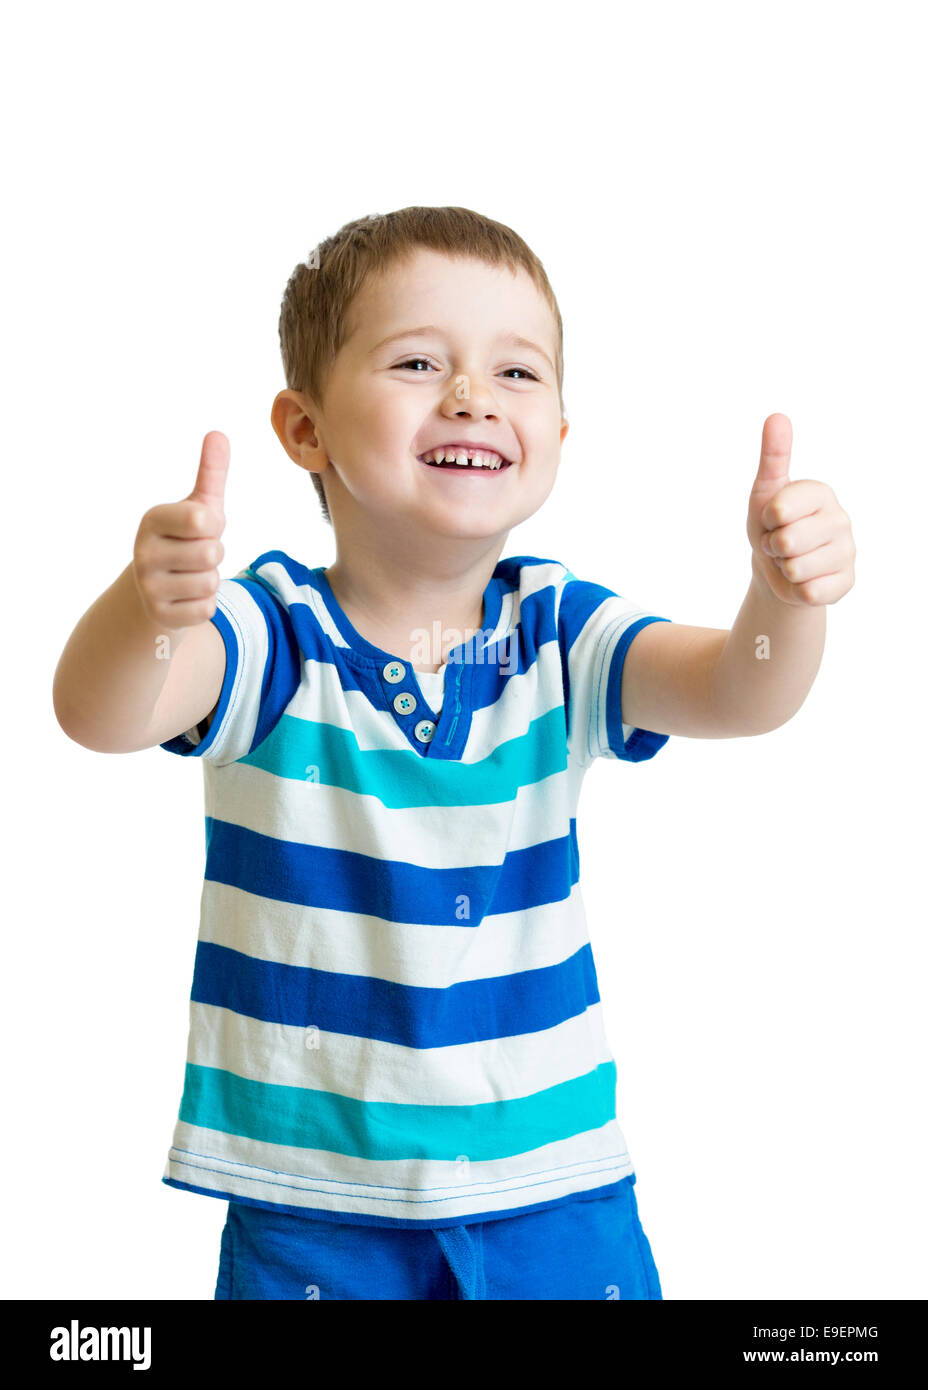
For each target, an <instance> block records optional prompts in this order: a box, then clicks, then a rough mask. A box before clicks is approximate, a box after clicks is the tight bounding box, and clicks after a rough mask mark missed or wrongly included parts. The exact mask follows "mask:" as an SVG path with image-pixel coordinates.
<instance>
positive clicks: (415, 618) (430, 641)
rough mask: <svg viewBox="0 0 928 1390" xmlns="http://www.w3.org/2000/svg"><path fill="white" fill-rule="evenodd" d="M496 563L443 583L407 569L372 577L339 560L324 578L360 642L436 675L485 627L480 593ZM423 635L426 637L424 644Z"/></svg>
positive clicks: (485, 561) (490, 559)
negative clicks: (448, 656) (450, 654)
mask: <svg viewBox="0 0 928 1390" xmlns="http://www.w3.org/2000/svg"><path fill="white" fill-rule="evenodd" d="M497 559H498V556H494V555H491V556H490V557H484V559H482V560H481V561H480V563H479V564H475V565H474V566H473V567H472V568H471V569H470V570H469V571H467V572H466V573H465V574H457V575H453V576H447V577H445V578H442V577H441V576H437V575H433V574H430V575H417V574H416V573H415V572H414V571H413V570H412V569H411V567H409V566H408V565H405V566H399V567H397V568H396V569H394V570H392V571H391V568H390V566H389V565H387V566H385V567H383V568H380V569H378V570H377V571H376V572H375V571H374V570H373V569H372V568H371V567H370V566H368V565H353V564H351V563H350V562H346V561H345V559H344V558H342V557H339V559H337V560H336V561H335V563H334V564H332V565H329V566H328V567H327V568H326V571H325V577H326V579H327V580H328V582H329V587H330V588H331V590H332V592H333V594H334V595H335V597H336V599H337V600H338V603H339V605H340V607H341V608H342V610H343V612H344V613H345V616H346V617H347V619H348V621H349V622H350V623H351V625H352V626H353V627H354V628H356V629H357V631H358V632H359V633H360V634H361V636H362V637H363V638H365V639H366V640H367V641H368V642H372V643H373V644H374V646H376V647H381V648H382V649H383V650H384V651H387V652H390V653H392V654H393V655H395V656H398V657H400V658H401V659H402V660H404V661H408V662H409V663H410V665H413V666H414V667H415V668H416V669H418V670H420V671H433V672H434V671H437V670H438V669H439V667H440V666H442V665H443V664H444V660H445V656H446V654H447V652H448V651H450V650H451V648H452V647H456V646H458V645H459V644H460V643H461V642H462V641H467V640H468V638H469V637H470V636H471V635H472V634H473V633H474V632H477V631H479V630H480V628H481V627H482V626H483V619H484V611H483V593H484V590H485V589H486V587H487V584H488V583H489V582H490V578H491V577H492V574H493V570H494V569H495V568H496V563H497ZM436 623H437V624H438V631H437V632H436V629H435V626H434V625H435V624H436ZM416 629H419V631H418V632H417V631H416ZM422 630H424V631H425V632H426V633H427V639H426V641H425V642H424V643H423V640H422ZM439 638H440V647H441V650H440V651H439V650H437V645H436V639H439ZM423 648H425V649H426V650H427V651H428V659H427V660H422V659H421V658H420V656H419V655H418V653H421V652H422V651H423ZM414 649H415V651H416V653H417V655H416V656H415V659H414V658H413V655H412V653H413V650H414Z"/></svg>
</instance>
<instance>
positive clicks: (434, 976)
mask: <svg viewBox="0 0 928 1390" xmlns="http://www.w3.org/2000/svg"><path fill="white" fill-rule="evenodd" d="M201 904H202V907H201V926H200V940H201V941H208V942H212V943H214V944H215V945H217V946H227V947H228V948H229V949H230V950H232V951H241V952H242V953H243V954H244V955H248V956H253V957H255V958H256V959H258V960H268V961H275V962H277V963H278V964H280V965H297V966H299V965H302V966H307V967H308V968H310V969H313V970H327V971H333V972H335V973H336V974H339V975H365V976H368V977H370V978H372V979H377V980H390V981H392V982H393V983H394V984H400V985H416V986H421V987H422V988H424V989H446V988H447V987H448V986H449V985H452V984H456V983H457V982H458V981H464V980H483V979H493V978H496V977H497V976H500V975H513V974H517V973H519V972H521V971H523V970H541V969H543V968H544V967H545V966H549V965H558V964H559V963H560V962H561V961H564V960H567V959H568V958H569V957H570V956H572V955H574V954H575V952H577V951H579V950H580V949H581V947H582V946H585V945H586V944H587V943H588V942H589V930H588V927H587V922H586V915H585V913H584V906H583V897H582V894H581V892H580V884H579V883H575V884H574V886H573V889H572V891H571V894H570V897H569V898H565V899H563V900H562V901H561V902H556V903H542V904H540V905H539V906H538V907H533V908H528V909H527V910H525V911H523V912H499V913H496V914H493V915H491V916H488V917H485V918H484V919H483V921H482V922H481V923H480V925H479V926H476V927H469V926H467V924H466V923H464V922H462V923H461V925H460V926H444V927H442V926H434V925H430V924H422V923H420V922H388V921H387V920H386V919H385V918H383V917H368V916H365V915H363V914H360V913H354V912H341V911H338V910H337V909H334V908H324V907H304V906H303V905H301V904H300V903H288V902H275V901H274V900H273V899H270V898H259V897H255V896H254V895H253V894H251V893H248V892H246V891H245V890H244V889H241V888H234V887H231V886H230V885H229V884H226V883H216V882H214V881H213V880H211V879H208V880H206V881H205V882H204V884H203V894H202V899H201Z"/></svg>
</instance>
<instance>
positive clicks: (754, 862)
mask: <svg viewBox="0 0 928 1390" xmlns="http://www.w3.org/2000/svg"><path fill="white" fill-rule="evenodd" d="M924 15H925V12H924V9H923V7H922V6H919V5H905V4H899V3H896V4H893V3H889V4H887V3H885V0H884V2H883V3H880V4H878V5H877V4H875V3H874V4H864V5H861V4H848V3H841V4H830V3H828V4H826V3H809V0H805V2H804V3H801V4H797V3H784V0H777V3H776V4H775V5H774V4H742V3H737V4H736V3H731V4H721V3H708V4H707V3H697V4H683V3H680V4H649V5H647V6H643V5H640V4H618V5H613V6H606V5H602V6H600V5H590V4H571V5H569V6H564V7H561V6H554V7H550V8H545V7H539V6H536V5H499V4H493V3H491V4H483V3H469V4H467V5H462V6H454V7H449V8H440V7H439V8H436V7H435V6H433V5H413V4H407V5H405V6H401V7H396V6H382V5H377V6H374V5H371V6H368V7H361V8H359V7H357V6H354V5H352V6H345V7H342V6H338V5H314V6H309V5H296V4H294V5H291V4H283V3H277V4H273V3H271V4H267V3H266V4H263V5H262V6H260V7H258V8H256V7H254V6H252V5H247V6H246V5H229V4H228V3H223V4H204V3H192V4H191V3H185V4H164V3H162V4H160V5H159V6H158V7H157V8H150V7H149V8H145V9H143V8H142V7H141V6H125V5H115V4H113V5H104V4H93V3H91V4H83V5H80V6H71V5H64V4H60V5H50V4H34V5H31V6H28V7H26V6H20V7H18V8H17V10H16V12H15V14H12V13H11V15H9V16H8V17H7V21H6V42H5V45H4V47H5V53H4V56H3V58H2V64H3V72H2V82H0V100H2V103H3V110H2V116H3V127H4V132H5V145H6V152H5V158H4V173H3V183H4V192H5V195H6V198H5V201H6V212H5V217H4V234H5V240H6V250H5V254H4V257H3V262H2V274H3V297H4V312H3V319H4V329H5V332H4V335H3V354H4V360H3V385H4V388H5V392H6V407H5V410H4V412H3V426H2V428H3V433H4V442H3V454H4V478H5V486H6V499H7V510H6V518H7V524H6V546H7V569H6V573H7V596H8V599H9V605H8V610H7V611H8V627H7V633H8V636H7V644H6V655H7V665H6V677H5V680H4V682H3V690H4V700H5V704H6V715H5V725H6V730H7V734H6V750H7V751H6V755H5V756H6V779H5V780H6V788H7V797H6V800H7V807H8V810H9V813H10V819H9V822H8V826H7V832H6V844H7V847H8V850H9V860H8V864H7V869H6V874H5V884H6V892H5V895H4V897H5V907H6V914H5V915H6V931H5V962H4V964H5V986H6V987H5V991H4V997H5V1007H4V1011H3V1030H4V1031H3V1058H4V1064H5V1066H4V1081H3V1085H4V1106H3V1109H4V1114H5V1120H6V1123H5V1141H4V1145H3V1167H4V1172H3V1196H4V1223H3V1235H4V1241H3V1243H4V1250H5V1255H4V1259H3V1261H2V1268H3V1287H2V1293H3V1295H4V1296H5V1297H7V1298H56V1299H60V1298H69V1299H70V1298H74V1299H77V1298H111V1297H112V1298H116V1297H124V1298H129V1299H142V1298H153V1299H211V1298H212V1297H213V1290H214V1284H215V1277H216V1266H217V1260H218V1251H219V1236H220V1230H221V1227H222V1223H223V1220H224V1217H225V1204H224V1203H223V1202H220V1201H212V1200H210V1199H208V1198H205V1197H201V1196H196V1195H194V1194H190V1193H186V1192H179V1191H175V1190H172V1189H170V1188H168V1187H166V1186H165V1185H164V1184H162V1182H161V1174H162V1171H163V1167H164V1161H165V1157H166V1154H167V1148H168V1145H169V1143H170V1141H171V1136H172V1132H173V1125H174V1121H175V1118H176V1114H177V1107H178V1103H179V1100H180V1091H181V1083H182V1077H183V1067H184V1060H185V1052H186V1031H187V1007H188V997H189V988H190V981H191V976H192V969H193V960H194V950H195V944H196V933H197V925H198V909H199V894H200V888H201V883H202V874H203V856H204V838H203V804H202V782H201V777H202V773H201V768H200V766H198V765H197V764H196V763H195V762H192V761H191V762H185V761H184V760H182V759H180V758H177V757H173V756H171V755H170V754H165V753H163V752H162V751H160V749H152V750H148V751H146V752H142V753H136V754H132V755H126V756H106V755H101V754H97V753H93V752H89V751H87V750H85V749H83V748H82V747H80V746H79V745H77V744H75V743H73V742H72V741H70V740H69V739H68V738H67V737H66V736H65V735H64V733H62V731H61V729H60V728H59V726H58V724H57V722H56V720H55V717H54V711H53V708H52V697H51V691H52V677H53V674H54V669H55V666H56V663H57V661H58V657H59V655H60V652H61V649H62V648H63V646H64V644H65V642H66V640H67V637H68V635H69V633H70V632H71V630H72V628H73V627H74V625H75V623H76V622H77V620H78V619H79V618H80V616H81V614H82V613H83V612H84V611H85V610H86V608H87V607H89V605H90V604H91V603H92V601H93V600H94V599H95V598H96V597H97V595H98V594H99V593H100V592H101V591H102V590H103V589H105V588H106V587H107V586H108V585H109V584H110V583H111V582H112V581H113V580H114V579H115V578H116V576H117V575H118V574H119V573H120V571H121V570H122V569H123V568H124V566H125V565H126V564H127V563H128V562H129V560H130V559H131V555H132V545H133V541H134V538H135V533H136V529H137V527H138V523H139V519H140V517H141V515H142V513H143V512H144V511H146V510H147V509H148V508H149V507H151V506H153V505H155V504H156V503H159V502H165V501H175V500H177V499H179V498H181V497H185V496H186V495H187V494H188V493H189V491H190V489H191V488H192V486H193V481H194V478H195V475H196V468H197V462H198V459H199V453H200V446H201V443H202V439H203V436H204V434H205V433H206V432H207V431H208V430H210V429H221V430H223V431H224V432H225V433H226V434H227V435H228V437H229V439H230V441H231V445H232V465H231V472H230V477H229V483H228V489H227V494H226V496H227V504H226V510H227V517H228V523H227V527H226V531H225V534H224V537H223V541H224V545H225V552H226V559H225V562H224V565H223V567H222V572H223V573H224V574H226V575H232V574H234V573H236V572H237V571H238V570H239V569H240V568H242V567H243V566H244V565H245V564H247V563H248V562H250V561H251V560H252V559H253V558H254V557H255V556H257V555H259V554H261V553H262V552H263V551H265V550H268V549H272V548H281V549H283V550H285V551H287V552H288V553H290V554H292V555H294V556H296V557H299V558H300V559H301V560H303V561H304V562H305V563H307V564H309V565H318V564H328V563H330V562H331V561H332V560H333V559H334V550H333V538H332V533H331V531H330V529H329V528H328V527H327V526H326V525H325V523H324V522H323V520H322V518H321V515H320V513H319V508H318V504H317V501H316V497H315V493H314V492H313V491H312V489H311V486H310V483H309V479H308V476H307V475H306V474H304V473H303V472H302V471H301V470H299V469H297V468H296V467H294V466H293V464H292V463H291V462H290V460H289V459H288V458H287V456H286V455H285V453H284V452H283V450H282V449H281V447H280V445H279V443H278V441H277V439H276V436H275V435H274V434H273V431H272V429H271V426H270V423H269V412H270V406H271V402H272V400H273V397H274V395H275V394H276V392H277V391H278V390H280V389H281V388H282V387H283V386H284V385H285V382H284V378H283V372H282V367H281V363H280V357H279V348H278V339H277V317H278V310H279V304H280V297H281V294H282V292H283V288H284V285H285V284H286V281H287V278H288V276H289V274H290V272H291V270H292V268H293V266H294V265H295V264H296V262H297V261H299V260H302V259H304V258H305V256H306V255H307V254H308V252H309V250H310V248H312V247H313V246H314V245H315V244H316V243H317V242H319V241H320V240H321V239H322V238H323V237H324V236H326V235H329V234H330V233H332V232H333V231H335V230H336V229H337V228H338V227H340V226H341V225H342V224H343V223H344V222H346V221H348V220H350V219H352V218H355V217H358V216H361V215H363V214H366V213H371V212H387V211H390V210H391V209H393V208H401V207H405V206H408V205H410V204H428V205H444V204H456V205H463V206H465V207H471V208H475V209H477V210H478V211H480V212H483V213H485V214H486V215H488V216H491V217H493V218H495V219H497V220H499V221H502V222H504V223H506V224H508V225H509V226H511V227H513V228H515V229H516V230H517V231H518V232H519V233H520V234H521V235H522V236H523V237H525V239H526V240H527V241H528V243H529V245H530V246H531V247H532V248H533V249H534V250H535V252H536V253H537V254H538V255H539V256H540V257H541V259H542V261H543V262H544V265H545V268H546V270H547V272H548V274H549V276H550V279H551V282H552V284H553V287H554V290H555V293H556V294H557V296H558V299H559V302H560V306H561V311H562V313H563V316H564V320H565V325H566V329H565V351H566V377H565V401H566V406H567V413H568V416H569V418H570V421H571V430H570V433H569V435H568V438H567V441H566V444H565V447H564V456H563V464H562V467H561V471H560V474H559V477H558V481H557V484H556V487H555V491H554V493H553V494H552V497H551V498H550V499H549V501H548V503H547V504H546V505H545V507H544V508H543V509H542V510H541V511H540V512H539V513H538V514H537V515H536V516H534V517H532V518H531V519H530V520H529V521H528V522H526V523H525V524H524V525H523V526H521V527H519V528H518V530H517V531H514V532H513V533H512V534H511V536H510V538H509V542H508V544H507V545H506V547H505V549H504V552H503V553H504V555H506V554H521V553H528V554H535V555H541V556H553V557H555V558H557V559H560V560H562V561H564V563H566V564H568V565H569V566H570V567H571V568H572V569H573V570H574V571H575V572H577V573H579V574H581V576H582V577H584V578H587V579H590V580H594V581H596V582H599V583H604V584H607V585H608V586H609V587H611V588H613V589H615V590H617V591H618V592H619V593H622V594H627V595H631V596H633V597H635V598H637V599H638V600H639V601H640V602H641V603H642V604H644V605H646V606H648V607H649V608H650V609H651V611H653V612H656V613H660V614H663V615H666V616H668V617H670V618H672V619H674V620H676V621H678V622H682V623H695V624H700V625H704V626H707V627H721V628H728V627H730V626H731V625H732V623H733V622H734V619H735V616H736V614H737V612H738V609H739V607H740V605H741V602H742V600H743V598H744V595H745V593H746V590H747V586H748V582H749V579H750V552H749V546H748V541H747V537H746V533H745V519H746V514H747V502H748V495H749V492H750V487H751V483H752V481H753V478H754V474H755V471H756V468H757V461H758V454H759V447H760V437H761V427H762V425H763V421H764V419H765V417H766V416H767V415H769V414H770V413H772V412H773V411H783V412H784V413H786V414H787V415H788V416H789V417H790V419H791V421H792V424H793V430H794V449H793V467H792V471H791V477H792V478H802V477H807V478H816V479H822V480H824V481H825V482H827V483H828V484H829V485H830V486H831V487H832V488H833V489H834V491H835V493H836V495H837V497H838V500H839V502H840V503H841V505H842V506H843V507H844V508H845V509H846V510H847V511H848V512H849V514H850V516H851V519H852V522H853V527H854V535H855V540H856V543H857V548H858V560H857V582H856V585H855V587H854V588H853V589H852V590H851V592H850V593H849V594H848V595H847V596H846V597H845V598H844V599H842V600H841V601H840V602H839V603H838V604H836V605H834V606H832V607H830V608H829V611H828V615H827V643H826V650H825V655H824V659H823V663H822V667H821V671H820V674H819V676H818V679H817V680H816V682H815V684H814V686H813V688H812V690H811V692H810V694H809V696H808V698H807V700H806V702H805V704H804V706H803V707H802V709H801V710H800V712H799V713H798V714H797V715H796V716H795V717H794V718H793V719H792V720H791V721H790V722H789V723H788V724H786V725H785V726H783V727H782V728H780V729H779V730H777V731H776V732H774V733H771V734H769V735H766V736H764V737H760V738H756V739H734V740H726V741H715V740H707V741H703V740H687V739H683V738H671V739H670V741H669V743H668V744H667V745H666V746H665V748H664V749H663V750H662V751H661V752H660V753H659V754H658V755H657V756H656V758H655V759H654V760H653V761H652V762H647V763H642V764H639V765H629V764H621V763H613V762H606V761H604V760H601V761H599V762H598V763H597V764H596V765H594V767H593V769H592V770H591V772H590V773H589V775H588V777H587V781H586V784H585V790H584V795H583V800H582V803H581V813H580V822H579V834H580V847H581V859H582V872H583V877H582V883H583V891H584V897H585V901H586V905H587V913H588V917H589V920H590V925H591V930H592V934H593V945H594V952H595V955H596V960H597V965H598V970H599V978H600V987H601V990H602V992H603V995H604V998H605V1005H606V1011H607V1030H608V1033H609V1037H610V1041H611V1043H612V1045H613V1048H614V1051H615V1055H616V1059H617V1062H618V1068H619V1119H620V1123H621V1125H622V1128H623V1130H624V1132H625V1135H626V1138H627V1140H628V1144H629V1148H630V1151H631V1154H632V1158H633V1161H634V1163H635V1167H636V1170H637V1172H638V1185H637V1189H636V1191H637V1196H638V1203H639V1211H640V1214H641V1218H642V1222H643V1225H644V1228H645V1231H646V1232H647V1234H648V1237H649V1239H650V1241H651V1245H652V1249H653V1251H654V1255H655V1258H656V1261H657V1265H658V1269H659V1272H660V1276H661V1280H662V1284H663V1292H664V1297H665V1299H766V1298H787V1299H800V1298H803V1299H804V1298H810V1299H823V1298H863V1299H914V1298H924V1297H926V1295H928V1277H926V1272H925V1262H924V1259H923V1253H922V1252H923V1250H924V1248H925V1240H926V1234H928V1230H926V1225H928V1223H926V1219H925V1218H926V1206H925V1195H924V1194H925V1186H926V1185H925V1177H924V1173H925V1143H926V1133H925V1119H924V1112H925V1105H924V1093H925V1080H924V1077H925V1046H924V1043H925V1038H924V1024H923V1018H924V992H925V979H924V971H925V948H924V926H925V915H924V910H923V895H922V884H923V874H922V868H923V863H924V844H925V817H924V775H925V763H924V754H923V747H924V743H923V738H922V730H921V727H920V725H919V722H918V721H919V719H920V718H921V717H922V716H923V711H924V706H925V687H924V674H925V662H924V644H923V639H922V635H921V631H920V627H921V620H920V616H919V615H920V612H921V610H920V607H919V605H920V604H921V603H922V602H923V596H924V577H925V566H924V563H923V559H922V546H923V536H924V513H925V503H926V493H925V483H924V479H925V470H926V465H928V450H926V412H925V387H926V381H928V370H926V369H928V359H926V347H925V322H926V309H928V295H926V270H925V247H926V244H928V217H926V209H925V203H924V195H925V164H924V157H925V130H926V116H928V109H926V107H928V102H926V98H925V82H924V71H925V60H926V42H925V37H926V36H925V28H924Z"/></svg>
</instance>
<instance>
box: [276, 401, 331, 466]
mask: <svg viewBox="0 0 928 1390" xmlns="http://www.w3.org/2000/svg"><path fill="white" fill-rule="evenodd" d="M315 414H316V411H315V407H314V405H313V403H312V401H311V400H310V398H309V397H308V396H307V395H306V394H305V393H304V392H302V391H293V390H290V389H289V388H288V389H287V390H286V391H278V393H277V395H276V396H275V397H274V404H273V405H272V406H271V425H272V427H273V429H274V433H275V434H276V435H277V438H278V439H279V440H280V442H281V444H282V445H283V446H284V448H285V449H286V451H287V453H288V454H289V455H290V457H291V458H292V459H293V462H294V463H297V464H299V466H300V467H301V468H306V469H308V470H309V471H310V472H312V473H315V472H317V471H318V470H319V469H321V468H323V467H324V466H325V465H326V463H327V462H328V460H327V459H326V456H325V453H324V451H323V450H322V448H321V447H320V444H319V439H318V436H317V434H316V427H315V425H314V423H313V420H314V417H315Z"/></svg>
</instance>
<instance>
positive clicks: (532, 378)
mask: <svg viewBox="0 0 928 1390" xmlns="http://www.w3.org/2000/svg"><path fill="white" fill-rule="evenodd" d="M414 362H424V363H425V365H426V366H427V367H431V366H432V364H431V362H429V360H428V358H426V357H409V358H407V359H406V361H405V362H398V363H397V366H398V367H410V366H412V364H413V363H414ZM433 370H434V368H433ZM506 371H507V372H522V373H523V374H524V375H525V376H526V377H528V379H529V380H530V381H537V380H538V378H537V376H536V375H535V373H534V372H530V371H529V370H528V368H527V367H507V368H506ZM418 375H419V376H423V375H424V373H422V372H419V373H418Z"/></svg>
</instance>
